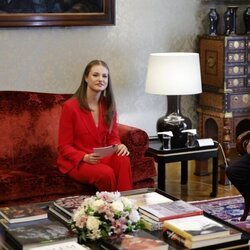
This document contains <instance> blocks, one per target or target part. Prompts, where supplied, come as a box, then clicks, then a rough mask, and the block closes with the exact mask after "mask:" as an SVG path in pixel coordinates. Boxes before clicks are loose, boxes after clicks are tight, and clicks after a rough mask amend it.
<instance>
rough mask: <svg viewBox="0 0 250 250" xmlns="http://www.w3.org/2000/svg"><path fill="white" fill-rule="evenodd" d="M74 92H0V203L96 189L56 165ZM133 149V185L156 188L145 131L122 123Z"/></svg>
mask: <svg viewBox="0 0 250 250" xmlns="http://www.w3.org/2000/svg"><path fill="white" fill-rule="evenodd" d="M70 96H71V95H69V94H48V93H35V92H27V91H0V206H6V205H13V204H21V203H27V202H38V201H47V200H53V199H56V198H59V197H62V196H70V195H79V194H93V193H95V191H96V190H95V188H94V187H93V186H89V185H83V184H80V183H77V182H76V181H74V180H72V179H71V178H70V177H68V176H67V175H64V174H61V173H60V172H59V171H58V169H57V167H56V164H55V163H56V157H57V136H58V123H59V117H60V113H61V107H62V104H63V102H64V101H65V100H66V99H68V98H69V97H70ZM119 132H120V136H121V140H122V142H123V143H124V144H126V145H127V147H128V148H129V150H130V157H131V163H132V174H133V185H134V188H135V189H137V188H144V187H154V177H155V175H156V170H155V164H154V160H153V159H152V158H151V157H145V156H144V155H145V152H146V150H147V147H148V142H149V139H148V135H147V134H146V132H145V131H143V130H141V129H138V128H135V127H131V126H127V125H123V124H119Z"/></svg>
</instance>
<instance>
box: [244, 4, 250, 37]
mask: <svg viewBox="0 0 250 250" xmlns="http://www.w3.org/2000/svg"><path fill="white" fill-rule="evenodd" d="M243 19H244V24H245V33H246V34H247V35H250V6H248V7H247V8H246V10H245V11H244V13H243Z"/></svg>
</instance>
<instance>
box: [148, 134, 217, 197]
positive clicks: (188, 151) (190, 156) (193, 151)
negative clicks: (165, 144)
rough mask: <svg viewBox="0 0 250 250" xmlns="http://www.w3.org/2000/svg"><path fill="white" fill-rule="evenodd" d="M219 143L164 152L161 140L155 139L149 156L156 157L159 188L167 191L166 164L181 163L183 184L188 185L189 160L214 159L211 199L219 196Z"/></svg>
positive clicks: (150, 144) (150, 145) (151, 143)
mask: <svg viewBox="0 0 250 250" xmlns="http://www.w3.org/2000/svg"><path fill="white" fill-rule="evenodd" d="M218 149H219V147H218V143H216V142H215V143H214V145H212V146H204V147H199V146H196V147H193V148H187V147H185V148H174V149H171V150H163V149H162V143H161V142H160V140H159V139H153V140H150V142H149V147H148V150H147V155H148V156H151V157H154V159H155V161H156V162H157V167H158V175H157V178H158V188H159V189H161V190H163V191H165V176H166V171H165V164H166V163H171V162H181V184H187V179H188V161H189V160H205V159H206V160H208V159H209V158H212V159H213V166H212V192H211V193H210V196H211V197H216V196H217V190H218Z"/></svg>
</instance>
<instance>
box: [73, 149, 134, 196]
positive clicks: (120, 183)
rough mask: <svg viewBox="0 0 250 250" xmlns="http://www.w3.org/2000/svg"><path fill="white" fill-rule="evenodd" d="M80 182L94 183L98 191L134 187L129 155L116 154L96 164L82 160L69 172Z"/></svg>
mask: <svg viewBox="0 0 250 250" xmlns="http://www.w3.org/2000/svg"><path fill="white" fill-rule="evenodd" d="M68 174H69V176H71V177H72V178H73V179H75V180H77V181H78V182H81V183H85V184H91V185H94V186H95V187H96V188H97V189H98V191H109V192H111V191H126V190H131V189H132V175H131V165H130V159H129V157H128V156H118V155H116V154H114V155H112V156H108V157H104V158H102V159H101V162H100V163H98V164H95V165H92V164H89V163H86V162H82V163H81V164H80V165H79V166H78V167H76V168H73V169H72V170H71V171H70V172H69V173H68Z"/></svg>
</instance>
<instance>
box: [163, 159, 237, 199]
mask: <svg viewBox="0 0 250 250" xmlns="http://www.w3.org/2000/svg"><path fill="white" fill-rule="evenodd" d="M195 164H196V162H195V161H190V162H189V165H188V183H187V184H186V185H181V184H180V170H181V166H180V163H170V164H168V165H167V166H166V184H165V185H166V190H165V191H166V192H167V193H168V194H171V195H173V196H175V197H176V198H179V199H182V200H184V201H194V200H207V199H211V197H210V192H211V190H212V184H211V183H212V176H211V174H210V175H208V176H196V175H194V172H195ZM208 166H209V167H208V170H209V172H210V171H211V162H209V165H208ZM238 194H239V192H238V191H237V190H236V188H235V187H234V186H233V185H221V184H218V195H217V197H225V196H233V195H238Z"/></svg>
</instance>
